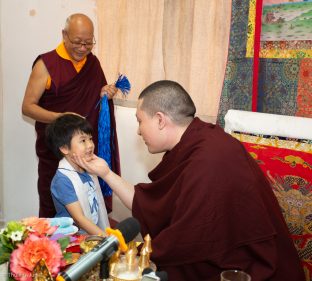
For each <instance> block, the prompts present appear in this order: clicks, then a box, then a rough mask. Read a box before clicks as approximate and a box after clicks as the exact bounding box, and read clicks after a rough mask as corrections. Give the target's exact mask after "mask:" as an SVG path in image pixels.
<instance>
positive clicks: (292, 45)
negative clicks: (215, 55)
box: [217, 0, 312, 126]
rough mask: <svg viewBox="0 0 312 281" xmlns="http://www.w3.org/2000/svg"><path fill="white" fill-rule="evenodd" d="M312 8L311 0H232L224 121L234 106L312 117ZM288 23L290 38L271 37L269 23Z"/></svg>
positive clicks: (275, 25) (279, 25)
mask: <svg viewBox="0 0 312 281" xmlns="http://www.w3.org/2000/svg"><path fill="white" fill-rule="evenodd" d="M273 2H274V4H272V3H273ZM311 10H312V2H311V1H299V2H298V1H296V2H293V3H290V2H289V1H286V0H280V1H269V0H233V1H232V18H231V33H230V46H229V53H228V60H227V67H226V73H225V78H224V83H223V88H222V93H221V98H220V104H219V111H218V118H217V123H218V124H219V125H221V126H224V115H225V114H226V112H227V111H228V110H229V109H239V110H247V111H257V112H264V113H273V114H281V115H290V116H302V117H312V60H311V58H312V51H311V49H312V24H311V16H310V13H309V11H311ZM305 11H307V12H305ZM257 17H258V20H257ZM259 17H260V18H259ZM283 26H284V27H285V28H284V29H283V30H287V32H289V34H285V38H286V39H285V38H284V37H281V38H278V36H277V35H275V38H273V39H270V36H269V35H270V33H269V31H270V28H271V29H272V28H275V29H276V28H280V29H282V28H283ZM257 30H259V31H260V33H258V34H257V32H256V31H257ZM257 36H258V37H257ZM257 40H260V45H259V50H258V52H256V53H255V51H256V48H255V46H256V42H257ZM256 55H258V56H256ZM255 76H256V79H255Z"/></svg>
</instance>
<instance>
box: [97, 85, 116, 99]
mask: <svg viewBox="0 0 312 281" xmlns="http://www.w3.org/2000/svg"><path fill="white" fill-rule="evenodd" d="M117 92H118V89H117V88H116V86H115V85H114V84H110V85H105V86H104V87H103V88H102V89H101V97H103V96H104V95H106V96H107V98H108V99H112V98H113V97H114V96H115V95H116V94H117Z"/></svg>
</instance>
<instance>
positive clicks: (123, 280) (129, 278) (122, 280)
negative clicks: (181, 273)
mask: <svg viewBox="0 0 312 281" xmlns="http://www.w3.org/2000/svg"><path fill="white" fill-rule="evenodd" d="M149 268H151V269H152V270H153V271H156V265H155V264H154V263H153V262H150V264H149ZM143 269H144V268H143ZM143 269H141V268H140V267H139V257H138V256H137V257H136V259H135V262H134V263H133V264H132V265H131V266H129V264H128V263H127V260H126V256H125V255H120V257H119V260H118V262H116V263H111V264H110V278H112V280H113V281H140V280H141V277H142V271H143Z"/></svg>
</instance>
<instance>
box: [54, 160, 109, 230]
mask: <svg viewBox="0 0 312 281" xmlns="http://www.w3.org/2000/svg"><path fill="white" fill-rule="evenodd" d="M58 167H59V171H60V172H61V173H62V174H64V175H65V176H67V177H68V178H69V179H70V181H71V182H72V184H73V186H74V189H75V192H76V194H77V197H78V201H79V203H80V206H81V208H82V211H83V213H84V215H85V216H86V217H87V218H88V219H90V220H91V221H93V222H94V218H92V215H91V211H90V205H89V200H88V196H86V193H87V192H86V190H85V188H86V186H85V184H83V182H82V181H81V179H80V177H79V175H78V172H77V171H75V169H74V168H73V167H72V165H71V164H70V163H69V162H68V161H67V160H66V158H63V159H62V160H61V161H60V162H59V166H58ZM89 175H90V176H91V178H92V180H93V183H94V186H95V192H96V199H97V201H98V204H99V208H98V222H97V223H95V224H97V225H98V227H100V228H101V229H103V230H105V229H106V228H107V227H110V226H109V221H108V216H107V210H106V207H105V203H104V199H103V195H102V192H101V187H100V184H99V180H98V178H97V177H96V176H94V175H91V174H89Z"/></svg>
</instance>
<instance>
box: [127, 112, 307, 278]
mask: <svg viewBox="0 0 312 281" xmlns="http://www.w3.org/2000/svg"><path fill="white" fill-rule="evenodd" d="M149 178H150V179H151V181H152V182H151V183H147V184H143V183H141V184H138V185H136V186H135V195H134V200H133V205H132V213H133V216H134V217H135V218H137V219H138V220H139V221H140V223H141V228H142V235H143V237H144V236H145V235H146V234H147V233H149V234H150V235H151V238H152V248H153V253H152V260H153V261H154V262H155V263H156V264H157V266H158V270H165V271H167V273H168V276H169V280H170V281H183V280H185V281H186V280H187V281H191V280H194V281H199V280H201V281H204V280H220V273H221V271H222V270H225V269H241V270H244V271H246V272H247V273H249V274H250V275H251V278H252V281H260V280H262V281H263V280H270V281H285V280H291V281H303V280H304V274H303V270H302V268H301V265H300V261H299V258H298V254H297V252H296V249H295V247H294V245H293V242H292V240H291V238H290V236H289V232H288V229H287V226H286V223H285V221H284V218H283V216H282V213H281V210H280V207H279V205H278V202H277V200H276V197H275V195H274V193H273V191H272V189H271V186H270V184H269V183H268V181H267V179H266V178H265V176H264V174H263V173H262V171H261V170H260V168H259V167H258V164H257V163H256V162H255V161H254V160H253V159H252V157H251V156H250V155H249V154H248V152H246V150H245V149H244V147H243V145H242V144H241V143H240V142H239V141H237V140H236V139H234V138H233V137H231V136H230V135H229V134H226V133H225V132H224V131H223V129H221V128H220V127H218V126H216V125H212V124H208V123H204V122H202V121H201V120H199V119H198V118H195V119H194V120H193V122H192V123H191V124H190V126H189V127H188V128H187V130H186V131H185V133H184V134H183V136H182V138H181V141H180V142H179V143H178V144H177V145H176V146H175V147H174V148H173V149H172V150H171V151H169V152H167V153H166V154H165V155H164V157H163V159H162V161H161V162H160V164H158V166H157V167H156V168H155V169H154V170H153V171H151V172H150V173H149Z"/></svg>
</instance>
